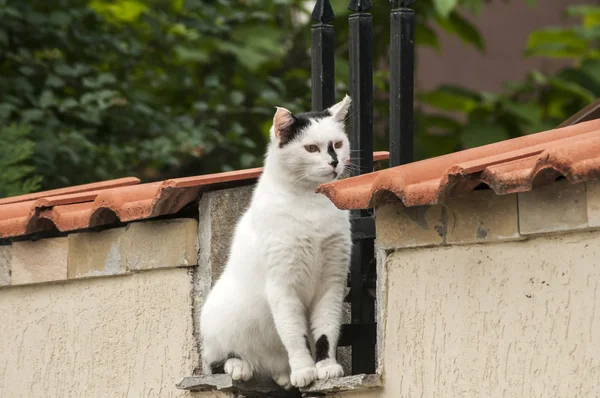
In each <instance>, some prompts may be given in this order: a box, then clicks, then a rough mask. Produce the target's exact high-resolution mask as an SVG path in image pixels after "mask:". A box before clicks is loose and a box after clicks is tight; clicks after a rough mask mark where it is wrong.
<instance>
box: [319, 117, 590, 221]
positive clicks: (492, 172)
mask: <svg viewBox="0 0 600 398" xmlns="http://www.w3.org/2000/svg"><path fill="white" fill-rule="evenodd" d="M559 176H564V177H566V178H567V179H568V180H569V181H570V182H572V183H577V182H582V181H587V180H591V179H597V178H599V177H600V119H599V120H592V121H588V122H583V123H580V124H576V125H573V126H567V127H563V128H559V129H554V130H549V131H545V132H542V133H538V134H532V135H528V136H524V137H519V138H515V139H511V140H507V141H503V142H498V143H495V144H491V145H486V146H482V147H478V148H473V149H468V150H465V151H460V152H455V153H451V154H448V155H444V156H439V157H436V158H432V159H427V160H423V161H420V162H415V163H411V164H407V165H403V166H398V167H393V168H390V169H387V170H382V171H377V172H374V173H369V174H365V175H362V176H359V177H354V178H348V179H345V180H341V181H337V182H334V183H329V184H324V185H322V186H321V187H319V189H318V190H317V191H318V192H321V193H323V194H325V195H327V196H328V197H329V198H330V199H331V200H332V201H333V203H335V205H336V206H338V207H339V208H342V209H364V208H369V207H373V206H375V205H377V204H378V203H379V202H380V201H381V200H383V199H384V198H385V197H386V196H389V195H390V194H393V195H395V196H397V197H398V198H400V199H401V200H402V202H403V203H404V205H406V206H420V205H431V204H435V203H438V202H440V201H443V200H444V199H445V198H447V197H452V196H460V195H463V194H466V193H468V192H470V191H471V190H473V189H474V188H475V187H477V186H478V185H481V184H485V185H487V186H489V187H490V188H491V189H493V190H494V192H495V193H496V194H498V195H505V194H509V193H514V192H524V191H529V190H531V189H532V187H533V186H534V185H538V184H544V183H549V182H553V181H555V180H556V178H557V177H559Z"/></svg>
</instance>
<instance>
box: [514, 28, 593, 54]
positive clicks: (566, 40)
mask: <svg viewBox="0 0 600 398" xmlns="http://www.w3.org/2000/svg"><path fill="white" fill-rule="evenodd" d="M587 51H588V43H587V41H586V40H585V39H584V38H582V37H581V35H580V34H578V33H577V32H576V31H574V30H573V29H565V28H547V29H541V30H538V31H535V32H533V33H532V34H531V35H529V40H528V42H527V47H526V49H525V55H526V56H529V57H531V56H544V57H551V58H572V57H580V56H584V55H585V54H586V53H587Z"/></svg>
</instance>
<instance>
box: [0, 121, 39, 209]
mask: <svg viewBox="0 0 600 398" xmlns="http://www.w3.org/2000/svg"><path fill="white" fill-rule="evenodd" d="M30 133H31V128H30V127H29V126H26V125H14V124H13V125H10V126H5V127H2V126H0V137H2V145H0V198H1V197H4V196H15V195H21V194H24V193H28V192H32V191H35V190H36V189H38V188H39V187H40V181H41V177H40V176H37V175H35V174H34V172H35V167H33V164H32V157H33V154H34V152H35V142H34V141H33V140H31V137H30Z"/></svg>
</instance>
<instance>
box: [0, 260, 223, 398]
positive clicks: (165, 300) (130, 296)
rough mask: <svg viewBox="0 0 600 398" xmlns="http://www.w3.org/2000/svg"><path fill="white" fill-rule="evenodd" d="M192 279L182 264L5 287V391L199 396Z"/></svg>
mask: <svg viewBox="0 0 600 398" xmlns="http://www.w3.org/2000/svg"><path fill="white" fill-rule="evenodd" d="M191 289H192V275H191V270H188V269H179V268H172V269H161V270H152V271H147V272H142V273H136V274H130V275H126V276H121V277H109V278H95V279H86V280H78V281H71V282H67V283H57V284H46V285H34V286H19V287H17V286H15V287H11V288H5V289H1V290H0V314H1V322H0V336H2V337H1V339H0V358H1V360H0V397H11V398H19V397H27V398H32V397H83V396H86V397H183V396H191V394H190V393H186V392H184V391H180V390H177V389H176V387H175V384H176V383H177V382H178V381H179V380H180V379H181V378H182V377H184V376H189V375H191V374H192V370H193V369H194V368H195V367H196V366H197V365H198V357H197V350H196V346H195V341H194V337H193V330H192V329H193V327H192V308H191V306H192V297H191ZM194 396H197V397H201V396H202V397H217V396H226V395H221V394H209V395H194Z"/></svg>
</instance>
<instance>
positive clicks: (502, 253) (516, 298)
mask: <svg viewBox="0 0 600 398" xmlns="http://www.w3.org/2000/svg"><path fill="white" fill-rule="evenodd" d="M385 263H386V264H385V267H386V269H387V283H386V285H387V318H386V319H385V320H384V322H385V324H384V325H383V326H384V328H385V332H384V339H385V341H384V352H383V358H382V359H383V372H384V376H385V377H384V385H385V387H384V388H383V390H381V391H372V392H365V393H359V394H345V395H344V397H359V396H360V397H466V396H468V397H597V396H600V382H599V381H600V231H592V232H590V231H585V232H577V233H571V234H563V235H556V236H546V237H537V238H533V239H530V240H526V241H517V242H506V243H497V244H484V245H467V246H445V247H436V248H419V249H407V250H399V251H395V252H392V253H391V254H390V255H389V256H388V257H387V261H386V262H385Z"/></svg>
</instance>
